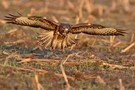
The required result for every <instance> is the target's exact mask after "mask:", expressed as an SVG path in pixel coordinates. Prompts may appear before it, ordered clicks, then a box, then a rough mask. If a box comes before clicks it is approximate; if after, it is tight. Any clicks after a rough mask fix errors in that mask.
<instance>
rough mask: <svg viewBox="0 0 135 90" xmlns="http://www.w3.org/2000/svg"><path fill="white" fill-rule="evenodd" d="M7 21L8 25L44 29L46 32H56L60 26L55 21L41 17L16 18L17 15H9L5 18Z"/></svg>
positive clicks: (19, 16)
mask: <svg viewBox="0 0 135 90" xmlns="http://www.w3.org/2000/svg"><path fill="white" fill-rule="evenodd" d="M5 20H6V22H7V23H12V24H17V25H23V26H30V27H37V28H43V29H46V30H54V29H56V27H57V26H58V25H59V23H56V22H54V21H51V20H48V19H46V18H44V17H39V16H28V17H27V16H26V17H24V16H21V15H18V16H16V15H12V14H9V15H8V16H5Z"/></svg>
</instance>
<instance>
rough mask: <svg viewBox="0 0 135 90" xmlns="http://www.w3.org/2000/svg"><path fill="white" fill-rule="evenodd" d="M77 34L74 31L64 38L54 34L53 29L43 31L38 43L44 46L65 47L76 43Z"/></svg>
mask: <svg viewBox="0 0 135 90" xmlns="http://www.w3.org/2000/svg"><path fill="white" fill-rule="evenodd" d="M75 37H76V36H75V35H74V34H72V33H69V34H67V35H66V36H65V37H64V38H63V37H62V36H61V35H54V32H53V31H42V32H41V33H39V35H38V37H37V38H38V45H39V46H41V47H44V48H49V47H50V46H51V48H52V49H56V48H59V49H64V48H66V47H69V46H71V45H73V44H75V42H76V39H75Z"/></svg>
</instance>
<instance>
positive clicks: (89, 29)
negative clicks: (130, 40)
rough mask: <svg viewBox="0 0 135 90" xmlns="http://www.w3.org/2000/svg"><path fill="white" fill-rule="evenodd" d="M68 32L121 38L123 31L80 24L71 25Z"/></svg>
mask: <svg viewBox="0 0 135 90" xmlns="http://www.w3.org/2000/svg"><path fill="white" fill-rule="evenodd" d="M69 32H70V33H73V34H78V33H85V34H89V35H104V36H107V35H109V36H111V35H115V36H118V35H122V36H123V35H124V33H125V30H120V29H115V28H109V27H105V26H102V25H98V24H89V23H82V24H76V25H72V26H71V29H70V31H69Z"/></svg>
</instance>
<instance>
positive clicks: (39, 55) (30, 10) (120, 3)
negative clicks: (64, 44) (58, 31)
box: [0, 0, 135, 90]
mask: <svg viewBox="0 0 135 90" xmlns="http://www.w3.org/2000/svg"><path fill="white" fill-rule="evenodd" d="M0 2H1V3H0V68H1V71H0V90H11V88H12V90H37V89H28V88H31V87H32V86H31V87H30V86H29V85H31V84H33V85H35V81H34V80H35V77H31V75H29V74H28V73H25V74H24V73H23V74H22V71H25V70H26V71H29V70H27V69H28V68H30V69H31V68H32V69H31V70H33V71H32V75H35V73H34V70H35V69H37V68H38V69H40V70H42V69H43V70H46V71H45V72H46V73H45V76H43V75H41V77H42V78H40V80H39V81H40V82H41V84H42V85H43V87H44V88H45V89H46V90H55V89H57V90H60V89H63V88H64V86H65V82H64V80H63V79H61V77H62V76H63V75H61V70H60V68H59V67H58V64H59V63H58V60H62V59H65V58H66V57H67V55H68V54H73V53H76V52H77V53H79V54H78V55H73V57H71V58H70V60H71V61H72V62H71V63H70V62H69V63H68V62H67V64H66V66H65V67H66V69H65V71H66V74H67V75H68V76H70V78H68V79H69V80H70V84H71V86H72V87H74V88H77V89H78V90H84V89H85V90H91V89H92V90H99V89H98V88H102V90H125V89H127V90H128V89H129V90H134V89H135V73H134V71H135V0H0ZM9 13H10V14H14V15H17V13H20V14H22V15H23V16H43V17H46V18H49V19H51V20H54V21H56V22H64V23H69V24H77V23H85V22H89V23H95V24H101V25H104V26H109V27H114V28H120V29H124V30H126V32H127V34H126V35H125V36H124V37H122V36H120V37H103V36H90V35H86V36H84V35H82V36H80V40H79V42H78V45H76V46H75V47H73V49H72V50H71V51H69V52H68V53H66V54H62V53H60V52H56V54H53V53H52V52H51V51H49V50H37V51H34V50H33V48H35V47H36V41H35V40H36V37H37V33H38V32H41V31H42V30H41V29H37V28H30V27H23V26H17V25H11V24H6V22H5V21H4V20H3V19H4V16H6V15H8V14H9ZM67 51H68V49H67ZM18 57H19V60H20V57H21V60H22V62H27V61H29V58H30V59H32V60H33V59H36V60H37V61H39V62H36V63H34V65H33V63H32V65H31V63H26V64H24V65H21V64H20V63H19V64H18V63H17V62H18V61H16V58H17V60H18ZM44 58H45V60H44ZM10 59H11V60H10ZM40 59H43V60H41V62H40ZM46 59H52V60H51V61H49V60H48V61H47V60H46ZM55 59H57V60H55ZM97 59H98V60H97ZM8 60H9V61H8ZM23 60H24V61H23ZM36 60H35V61H36ZM76 60H78V61H76ZM89 60H90V61H89ZM96 60H97V62H96ZM43 61H47V62H49V63H46V62H43ZM86 61H88V62H86ZM91 61H95V62H96V63H95V64H93V63H92V64H91ZM52 62H53V63H52ZM77 62H78V63H77ZM3 63H4V64H3ZM43 63H45V64H43ZM104 63H105V64H104ZM106 63H107V64H106ZM27 64H28V65H27ZM29 64H30V65H29ZM103 64H104V65H108V66H102V65H103ZM110 64H111V65H110ZM2 65H4V66H2ZM5 65H9V66H10V69H9V68H4V69H5V70H4V72H3V67H5ZM35 65H37V66H35ZM109 65H110V67H111V68H109ZM115 65H116V66H117V65H120V68H121V67H122V68H123V67H127V68H128V69H127V68H126V70H121V69H120V70H114V68H112V66H114V67H115ZM14 66H15V67H14ZM12 67H14V69H13V70H12ZM18 67H19V69H18ZM20 67H21V69H20ZM130 67H132V69H133V71H130V70H129V68H130ZM108 68H109V69H108ZM116 68H117V67H116ZM118 68H119V67H118ZM19 70H22V71H21V72H20V71H19ZM30 72H31V71H30ZM48 72H49V73H48ZM33 73H34V74H33ZM56 73H59V74H60V75H59V74H57V75H56ZM39 76H40V75H39ZM3 77H4V78H3ZM71 77H72V78H75V79H74V80H73V79H71ZM93 77H94V78H93ZM121 80H122V82H121ZM10 82H11V83H10ZM12 82H13V83H14V85H13V83H12ZM57 82H59V83H57ZM101 84H102V85H103V86H102V85H101ZM16 87H18V88H19V89H15V88H16ZM123 87H124V88H125V89H123ZM4 88H5V89H4ZM9 88H10V89H9ZM13 88H14V89H13ZM32 88H36V87H34V86H33V87H32Z"/></svg>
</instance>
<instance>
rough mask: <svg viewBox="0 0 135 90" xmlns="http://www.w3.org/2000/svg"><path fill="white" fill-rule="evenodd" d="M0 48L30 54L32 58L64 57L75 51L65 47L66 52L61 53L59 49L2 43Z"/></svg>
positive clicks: (20, 53)
mask: <svg viewBox="0 0 135 90" xmlns="http://www.w3.org/2000/svg"><path fill="white" fill-rule="evenodd" d="M1 49H2V50H6V51H7V52H8V51H9V52H10V53H13V52H16V53H17V54H19V55H24V54H31V55H32V56H33V58H38V59H56V60H57V59H58V60H60V59H64V58H66V57H67V56H68V55H69V54H72V53H75V52H76V51H75V50H72V51H71V50H68V49H66V52H65V53H63V52H62V51H60V50H55V51H52V50H49V49H42V50H40V49H33V48H24V47H19V46H14V45H10V46H9V45H8V46H7V45H2V46H1Z"/></svg>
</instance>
